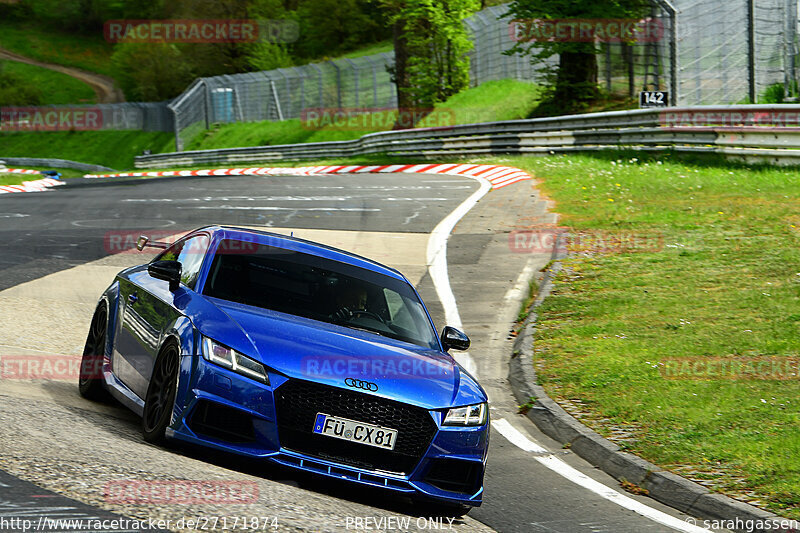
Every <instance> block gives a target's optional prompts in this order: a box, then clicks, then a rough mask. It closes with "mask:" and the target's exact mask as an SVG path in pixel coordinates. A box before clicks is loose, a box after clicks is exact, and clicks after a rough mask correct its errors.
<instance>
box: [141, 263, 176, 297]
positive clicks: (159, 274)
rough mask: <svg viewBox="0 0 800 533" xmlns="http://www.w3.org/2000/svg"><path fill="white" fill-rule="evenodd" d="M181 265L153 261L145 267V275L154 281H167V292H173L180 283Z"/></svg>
mask: <svg viewBox="0 0 800 533" xmlns="http://www.w3.org/2000/svg"><path fill="white" fill-rule="evenodd" d="M182 272H183V265H181V264H180V263H179V262H177V261H154V262H152V263H150V264H149V265H147V273H148V274H150V276H151V277H153V278H156V279H162V280H164V281H169V290H170V291H175V290H177V289H178V286H179V285H180V283H181V273H182Z"/></svg>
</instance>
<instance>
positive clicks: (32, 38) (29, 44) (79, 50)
mask: <svg viewBox="0 0 800 533" xmlns="http://www.w3.org/2000/svg"><path fill="white" fill-rule="evenodd" d="M0 47H3V48H5V49H7V50H11V51H12V52H16V53H18V54H21V55H24V56H26V57H30V58H32V59H38V60H39V61H45V62H47V63H55V64H58V65H65V66H69V67H77V68H80V69H83V70H88V71H91V72H98V73H100V74H106V75H108V76H112V75H113V72H112V69H111V53H112V52H113V46H112V45H111V43H108V42H106V41H105V40H104V39H103V35H102V34H101V33H98V34H97V35H94V36H92V35H84V34H76V33H69V32H60V31H56V30H53V29H51V28H48V27H44V26H38V25H36V24H26V23H20V22H19V21H11V20H5V21H3V20H0Z"/></svg>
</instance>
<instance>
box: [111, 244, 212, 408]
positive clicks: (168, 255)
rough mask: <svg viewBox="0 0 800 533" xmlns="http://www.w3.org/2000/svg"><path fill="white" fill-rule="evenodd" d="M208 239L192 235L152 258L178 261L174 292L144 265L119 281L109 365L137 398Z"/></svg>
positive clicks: (194, 276) (144, 389) (142, 393)
mask: <svg viewBox="0 0 800 533" xmlns="http://www.w3.org/2000/svg"><path fill="white" fill-rule="evenodd" d="M208 242H209V238H208V236H207V235H205V234H201V235H195V236H193V237H190V238H188V239H184V240H181V241H178V242H177V243H175V244H174V245H172V246H171V247H170V248H168V249H167V250H165V251H164V252H163V253H161V254H160V255H159V256H157V257H156V258H155V260H177V261H178V262H180V263H181V265H182V267H183V268H182V274H181V285H180V287H179V288H178V289H177V291H175V292H171V291H170V290H169V282H167V281H164V280H159V279H155V278H153V277H151V276H150V275H149V274H148V272H147V269H146V268H143V269H141V270H139V271H136V272H133V273H131V274H130V275H129V276H128V279H121V280H120V306H121V307H122V312H121V320H120V328H119V333H118V334H117V341H116V343H115V347H114V353H113V356H112V357H113V358H112V368H113V370H114V374H115V375H116V376H117V377H118V378H119V379H120V380H121V381H122V382H123V383H124V384H125V385H126V386H127V387H128V388H129V389H131V391H133V392H134V393H135V394H136V395H137V396H139V397H140V398H144V396H145V395H146V393H147V386H148V384H149V383H150V375H151V374H152V372H153V364H154V363H155V358H156V356H158V351H159V349H160V348H161V344H162V342H163V339H164V335H165V334H166V328H167V327H169V325H170V324H172V323H173V322H174V321H175V319H176V318H177V317H178V315H179V314H180V313H179V312H178V311H177V310H176V309H175V306H174V300H175V298H177V297H179V296H180V295H181V294H182V292H183V291H186V290H187V289H188V290H191V289H193V288H194V285H195V283H196V281H197V276H198V274H199V273H200V267H201V266H202V264H203V259H204V258H205V252H206V251H207V249H208Z"/></svg>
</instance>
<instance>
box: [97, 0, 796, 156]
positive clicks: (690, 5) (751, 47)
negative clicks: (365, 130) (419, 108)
mask: <svg viewBox="0 0 800 533" xmlns="http://www.w3.org/2000/svg"><path fill="white" fill-rule="evenodd" d="M651 4H652V8H651V12H650V14H649V16H650V17H651V18H652V19H654V20H656V21H657V22H658V23H659V24H660V26H661V27H662V28H663V34H662V37H661V38H660V39H659V40H657V41H648V42H635V43H630V44H625V43H608V44H604V45H602V46H601V47H600V49H601V52H600V53H599V55H598V58H597V59H598V81H599V84H600V86H601V87H602V88H603V89H605V91H606V92H607V93H610V94H612V95H620V96H623V97H635V96H636V95H637V94H638V92H639V91H641V90H667V91H669V92H670V104H672V105H718V104H735V103H741V102H745V101H760V100H761V99H762V98H763V95H764V94H765V92H766V91H767V90H768V89H769V88H770V87H771V86H774V85H776V84H777V85H779V87H778V89H779V90H780V88H781V87H780V86H782V87H783V90H782V93H783V95H786V96H788V95H791V94H795V93H796V85H797V48H798V47H797V7H798V0H759V1H758V2H757V3H756V1H755V0H651ZM506 9H507V7H506V6H504V5H501V6H493V7H489V8H487V9H484V10H483V11H481V12H479V13H476V14H475V15H473V16H472V17H469V18H468V19H466V20H465V25H466V26H467V28H468V30H469V32H470V34H471V37H472V39H473V42H474V49H473V50H472V52H471V54H470V55H471V66H470V69H471V72H470V83H471V85H473V86H476V85H480V84H482V83H485V82H487V81H491V80H499V79H509V78H512V79H518V80H526V81H542V79H543V74H542V67H543V65H541V64H533V63H532V62H531V60H530V59H529V58H528V57H522V56H518V55H512V56H509V55H505V54H504V53H503V52H504V51H506V50H508V49H509V48H511V47H512V46H513V44H514V42H513V40H512V38H511V35H510V32H509V23H510V20H508V19H507V18H503V14H504V13H505V11H506ZM549 61H557V58H551V59H550V60H549ZM393 62H394V54H393V53H391V52H387V53H381V54H376V55H372V56H366V57H360V58H357V59H340V60H337V61H327V62H324V63H313V64H309V65H304V66H299V67H292V68H284V69H277V70H271V71H264V72H252V73H245V74H235V75H225V76H215V77H210V78H200V79H197V80H195V81H194V82H193V83H192V84H191V85H190V86H189V87H188V88H187V89H186V91H184V92H183V94H181V95H180V96H179V97H177V98H176V99H174V100H173V101H172V102H171V103H169V104H168V105H167V104H163V103H162V104H158V103H145V104H135V103H125V104H105V105H97V106H94V107H97V108H102V109H103V117H104V118H103V129H141V130H149V131H173V132H174V134H175V143H176V149H177V150H178V151H181V150H184V149H186V148H187V147H189V146H190V143H191V140H192V139H194V138H195V137H196V136H197V134H198V133H200V132H201V131H203V130H204V129H208V128H209V127H210V126H212V125H213V124H220V123H231V122H252V121H264V120H285V119H290V118H299V117H301V116H302V115H303V111H304V110H310V109H318V108H325V109H342V108H344V109H363V110H365V111H369V110H375V109H392V108H394V107H396V105H397V95H396V89H395V86H394V84H393V83H392V80H391V76H390V74H389V72H388V70H387V68H388V67H390V66H391V65H392V64H393ZM779 92H781V91H779Z"/></svg>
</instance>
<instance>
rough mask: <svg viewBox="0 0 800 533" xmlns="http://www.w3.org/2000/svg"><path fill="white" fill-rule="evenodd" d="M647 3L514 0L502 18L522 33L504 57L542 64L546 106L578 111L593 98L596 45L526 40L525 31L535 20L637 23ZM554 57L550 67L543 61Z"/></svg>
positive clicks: (640, 0)
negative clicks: (555, 60) (524, 57)
mask: <svg viewBox="0 0 800 533" xmlns="http://www.w3.org/2000/svg"><path fill="white" fill-rule="evenodd" d="M649 6H650V3H649V2H648V1H647V0H610V1H604V2H597V1H590V0H578V1H576V0H514V1H512V2H511V4H510V5H509V7H508V12H507V13H506V15H507V16H508V15H510V16H511V17H512V18H513V20H515V21H516V22H517V28H522V31H521V32H520V33H519V34H518V35H517V39H518V40H517V42H516V44H515V45H514V46H513V47H512V48H511V49H509V50H508V51H507V52H506V53H508V54H520V55H527V56H530V57H531V60H532V61H534V62H536V63H539V64H543V65H544V68H543V69H542V70H543V71H544V73H545V74H546V75H547V78H548V82H549V87H548V90H549V91H548V92H549V95H548V96H549V98H548V99H549V100H550V102H551V103H552V104H553V105H554V106H555V107H557V108H558V109H560V110H561V111H564V112H575V111H580V110H582V109H584V108H585V107H586V105H587V104H588V103H589V102H591V101H592V100H594V99H595V98H597V96H598V88H597V53H598V51H599V50H598V42H597V41H590V42H581V40H580V39H576V40H572V41H568V40H566V39H555V40H547V39H528V37H530V36H531V35H530V33H529V32H526V28H527V29H528V30H530V29H532V28H535V27H536V26H537V23H536V21H538V20H564V19H585V20H588V21H593V20H598V19H605V20H609V19H638V18H641V17H644V16H645V15H646V14H647V13H648V10H649ZM555 55H557V56H558V64H557V65H555V66H553V64H552V62H547V60H548V59H549V58H551V57H553V56H555Z"/></svg>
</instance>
